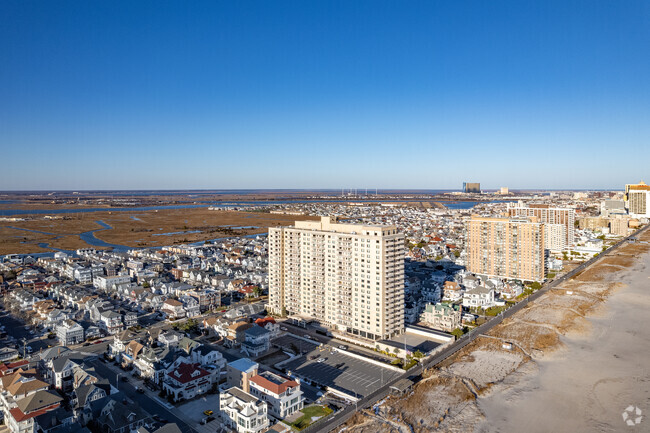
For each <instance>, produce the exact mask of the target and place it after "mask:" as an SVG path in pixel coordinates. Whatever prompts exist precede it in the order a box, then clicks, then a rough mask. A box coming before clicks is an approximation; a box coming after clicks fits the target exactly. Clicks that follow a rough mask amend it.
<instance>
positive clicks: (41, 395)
mask: <svg viewBox="0 0 650 433" xmlns="http://www.w3.org/2000/svg"><path fill="white" fill-rule="evenodd" d="M62 400H63V399H62V398H61V397H59V396H58V395H56V394H54V393H53V392H51V391H36V392H35V393H34V394H32V395H28V396H27V397H25V398H21V399H20V400H18V401H17V402H16V405H17V406H18V409H20V411H21V412H22V413H23V414H29V413H30V412H34V411H39V410H41V409H43V408H47V407H50V406H52V405H55V404H58V403H59V402H61V401H62Z"/></svg>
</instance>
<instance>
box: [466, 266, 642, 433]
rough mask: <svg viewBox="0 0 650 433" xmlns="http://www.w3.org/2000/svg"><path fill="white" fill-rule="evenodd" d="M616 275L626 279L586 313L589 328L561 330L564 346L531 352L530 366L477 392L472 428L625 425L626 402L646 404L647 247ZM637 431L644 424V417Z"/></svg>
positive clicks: (619, 427)
mask: <svg viewBox="0 0 650 433" xmlns="http://www.w3.org/2000/svg"><path fill="white" fill-rule="evenodd" d="M614 275H616V276H617V277H619V278H620V282H621V283H623V284H624V286H622V287H620V288H619V289H618V290H615V291H614V292H613V294H612V295H611V296H610V297H609V298H608V299H607V301H606V302H605V304H604V305H603V306H602V307H601V308H599V309H598V310H597V311H594V314H592V315H590V317H589V318H588V319H587V320H588V321H589V324H590V325H591V329H590V331H589V332H588V334H587V335H580V334H578V333H571V332H569V333H568V334H567V335H564V336H562V337H561V338H560V340H561V343H562V348H561V349H559V350H558V351H556V352H554V353H552V354H549V355H547V356H544V357H543V358H541V359H538V360H536V364H537V368H536V369H535V371H534V372H530V373H532V374H526V372H524V373H523V374H518V375H513V376H516V377H512V378H510V380H508V381H504V382H503V383H501V384H500V385H499V386H498V387H497V388H496V389H494V390H493V392H492V393H490V394H489V395H488V396H486V397H481V398H479V399H478V400H477V401H478V407H479V409H480V411H481V412H482V413H483V415H484V417H485V418H484V420H483V421H482V422H481V423H479V424H478V425H477V426H476V429H475V431H477V432H506V431H512V432H515V431H526V432H548V431H571V432H617V431H627V429H630V428H631V427H628V426H627V425H626V424H625V423H624V421H623V417H622V413H623V411H624V410H625V409H626V408H627V407H628V406H630V405H633V406H635V407H639V408H640V409H642V410H643V412H644V413H645V414H646V415H647V414H648V413H649V412H650V361H649V359H650V314H648V311H649V310H650V254H644V255H643V256H641V257H640V258H639V259H638V263H637V264H636V265H634V266H633V267H632V268H629V269H627V270H625V271H620V272H616V273H615V274H614ZM576 334H577V335H576ZM637 431H650V422H648V421H647V420H642V422H641V424H639V425H638V426H637Z"/></svg>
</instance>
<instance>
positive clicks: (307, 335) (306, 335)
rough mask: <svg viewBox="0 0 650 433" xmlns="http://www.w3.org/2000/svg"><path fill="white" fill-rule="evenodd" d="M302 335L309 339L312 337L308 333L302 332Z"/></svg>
mask: <svg viewBox="0 0 650 433" xmlns="http://www.w3.org/2000/svg"><path fill="white" fill-rule="evenodd" d="M303 337H305V338H308V339H310V340H311V339H312V336H311V335H309V334H304V335H303Z"/></svg>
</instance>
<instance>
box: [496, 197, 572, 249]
mask: <svg viewBox="0 0 650 433" xmlns="http://www.w3.org/2000/svg"><path fill="white" fill-rule="evenodd" d="M508 215H509V216H511V217H536V218H537V219H538V221H539V222H542V223H544V224H562V225H563V226H564V228H565V229H564V236H565V240H564V244H565V245H564V247H562V248H560V247H559V245H561V244H558V243H557V242H551V239H549V238H547V239H546V241H547V244H548V245H547V248H548V249H551V250H553V251H555V250H561V249H564V248H570V247H571V246H573V244H574V242H575V221H576V211H575V209H572V208H559V207H551V206H549V205H547V204H529V205H527V206H526V205H524V204H523V202H521V201H520V202H518V203H517V204H508ZM557 231H558V229H557V228H553V229H552V231H550V232H549V234H550V233H553V236H554V237H555V238H556V237H557Z"/></svg>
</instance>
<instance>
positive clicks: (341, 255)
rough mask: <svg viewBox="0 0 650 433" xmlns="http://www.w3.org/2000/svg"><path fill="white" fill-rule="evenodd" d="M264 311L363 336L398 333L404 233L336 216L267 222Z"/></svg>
mask: <svg viewBox="0 0 650 433" xmlns="http://www.w3.org/2000/svg"><path fill="white" fill-rule="evenodd" d="M269 310H270V311H272V312H273V313H276V314H285V315H297V316H300V317H303V318H305V319H314V320H317V321H319V322H321V323H322V324H325V325H327V326H329V327H330V328H331V329H334V330H337V331H339V332H344V333H348V334H350V335H353V336H357V337H360V338H364V339H370V340H381V339H385V338H390V337H392V336H394V335H398V334H401V333H402V332H403V331H404V235H403V234H401V233H399V232H398V230H397V227H395V226H378V225H358V224H342V223H338V222H337V220H336V218H335V217H322V218H321V220H320V221H296V223H295V226H294V227H274V228H269Z"/></svg>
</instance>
